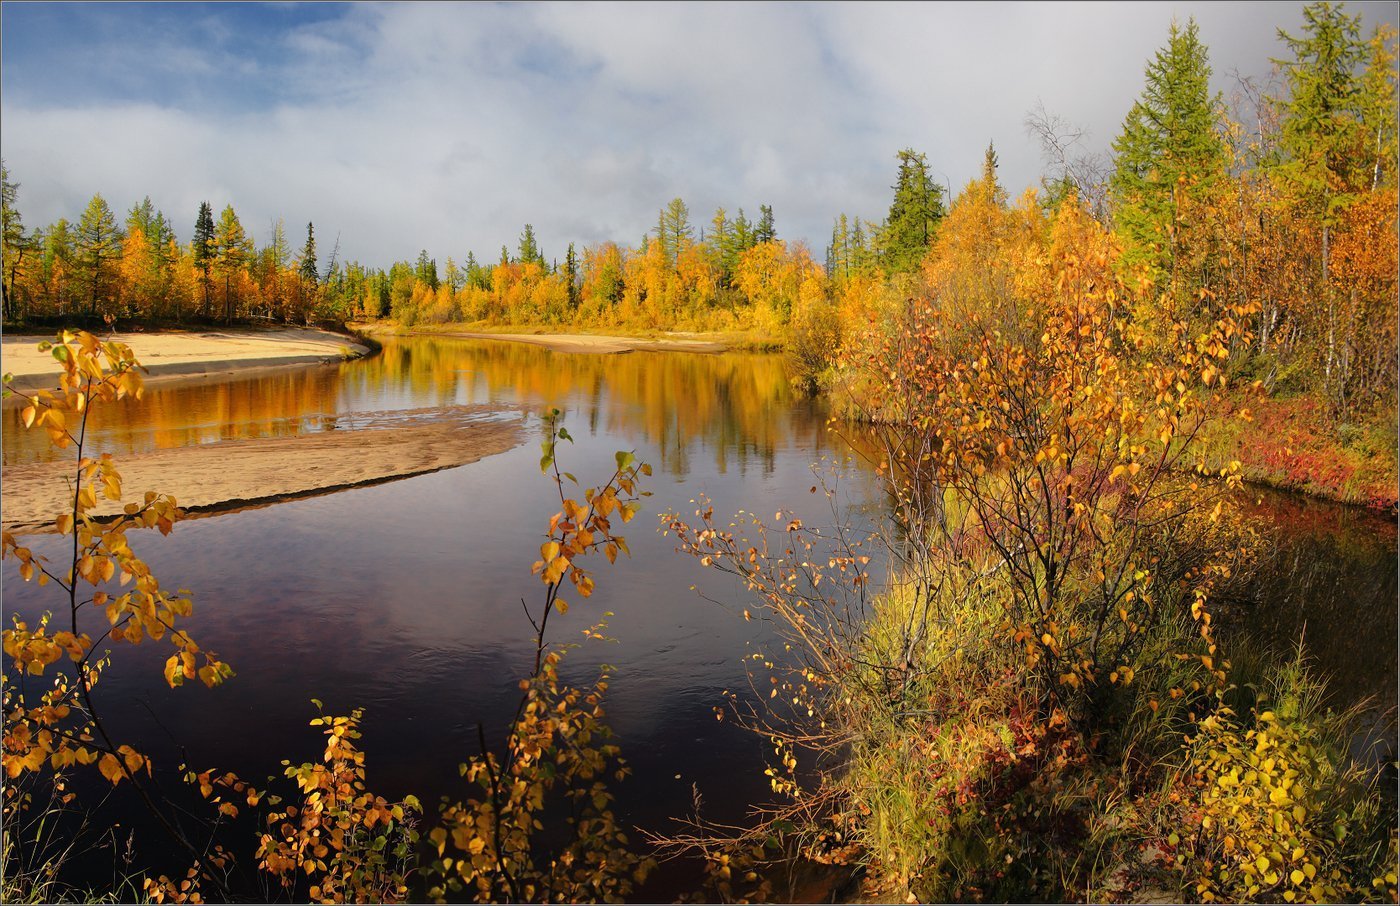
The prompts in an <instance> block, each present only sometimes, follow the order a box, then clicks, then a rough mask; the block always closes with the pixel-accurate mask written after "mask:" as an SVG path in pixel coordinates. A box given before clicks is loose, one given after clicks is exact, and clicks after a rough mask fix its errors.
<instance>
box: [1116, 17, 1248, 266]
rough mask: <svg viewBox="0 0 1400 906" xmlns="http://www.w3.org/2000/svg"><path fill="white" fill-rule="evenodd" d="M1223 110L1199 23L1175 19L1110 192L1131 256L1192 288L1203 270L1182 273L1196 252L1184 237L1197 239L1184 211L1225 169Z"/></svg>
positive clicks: (1127, 126) (1124, 137)
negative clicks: (1188, 230)
mask: <svg viewBox="0 0 1400 906" xmlns="http://www.w3.org/2000/svg"><path fill="white" fill-rule="evenodd" d="M1219 117H1220V96H1219V94H1218V93H1217V94H1211V92H1210V64H1209V63H1208V62H1207V54H1206V48H1205V45H1203V44H1202V43H1201V41H1200V38H1199V35H1198V31H1197V28H1196V22H1195V20H1194V19H1188V20H1187V24H1186V27H1185V28H1184V29H1183V28H1181V27H1180V26H1179V25H1178V24H1177V23H1176V22H1172V26H1171V32H1170V34H1169V36H1168V39H1167V46H1166V47H1164V48H1162V49H1161V50H1159V51H1157V53H1156V55H1155V56H1154V57H1153V59H1152V61H1151V62H1150V63H1148V65H1147V71H1146V85H1145V87H1144V89H1143V93H1142V96H1141V97H1140V98H1139V99H1138V100H1137V101H1136V102H1135V103H1134V104H1133V106H1132V108H1131V109H1130V110H1129V111H1128V116H1127V118H1126V119H1125V120H1124V122H1123V131H1122V133H1121V134H1120V135H1119V136H1118V138H1117V140H1116V141H1114V143H1113V150H1114V154H1115V160H1114V163H1115V169H1114V172H1113V175H1112V177H1111V178H1110V181H1109V191H1110V193H1111V197H1112V200H1113V220H1114V226H1115V227H1116V229H1117V230H1118V231H1119V232H1120V233H1121V234H1122V235H1123V236H1125V237H1126V238H1127V240H1128V242H1127V248H1126V249H1125V253H1124V261H1125V263H1127V264H1130V265H1131V264H1134V263H1137V262H1142V263H1145V264H1146V265H1147V266H1148V267H1149V269H1150V272H1151V273H1152V274H1153V275H1155V276H1157V277H1158V278H1162V279H1165V278H1166V277H1170V276H1176V277H1177V278H1178V288H1179V289H1182V290H1185V291H1189V290H1192V289H1194V288H1195V286H1194V283H1195V282H1196V277H1195V276H1194V275H1182V274H1177V273H1176V271H1177V265H1178V264H1179V263H1180V262H1181V261H1182V260H1183V258H1184V257H1186V252H1187V251H1188V249H1187V248H1186V247H1185V246H1184V245H1183V243H1184V242H1186V243H1189V237H1186V236H1183V235H1182V231H1181V224H1182V216H1181V211H1182V206H1183V204H1184V203H1185V202H1186V201H1187V200H1188V199H1197V200H1199V199H1203V198H1205V197H1206V195H1207V193H1208V192H1209V191H1210V190H1211V189H1212V187H1213V185H1214V183H1215V181H1216V180H1218V179H1219V178H1220V177H1221V176H1223V175H1224V172H1225V163H1226V155H1225V142H1224V140H1223V139H1222V137H1221V136H1220V134H1219V133H1218V132H1217V131H1216V124H1217V122H1218V121H1219ZM1183 277H1185V278H1186V279H1181V278H1183Z"/></svg>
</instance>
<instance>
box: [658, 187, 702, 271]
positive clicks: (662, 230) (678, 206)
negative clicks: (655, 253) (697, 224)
mask: <svg viewBox="0 0 1400 906" xmlns="http://www.w3.org/2000/svg"><path fill="white" fill-rule="evenodd" d="M656 240H657V241H658V242H660V243H661V251H662V254H664V255H665V257H666V264H667V266H669V267H671V268H675V266H676V259H677V257H678V256H679V255H680V253H681V252H682V251H683V250H684V249H685V248H686V247H687V246H688V245H690V244H691V243H692V242H694V241H695V229H694V227H692V226H691V224H690V209H689V208H687V207H686V205H685V202H684V201H682V200H681V199H679V198H673V199H671V201H670V202H669V203H668V204H667V205H666V207H664V208H662V209H661V213H660V214H659V215H658V217H657V221H656Z"/></svg>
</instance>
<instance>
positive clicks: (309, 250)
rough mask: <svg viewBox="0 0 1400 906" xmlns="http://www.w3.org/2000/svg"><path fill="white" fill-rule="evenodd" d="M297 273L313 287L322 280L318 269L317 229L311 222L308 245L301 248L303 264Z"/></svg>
mask: <svg viewBox="0 0 1400 906" xmlns="http://www.w3.org/2000/svg"><path fill="white" fill-rule="evenodd" d="M297 275H298V276H299V277H301V282H302V283H304V284H307V285H309V286H310V287H311V288H312V289H315V288H316V284H317V283H319V282H320V275H319V274H318V273H317V271H316V231H315V229H314V228H313V227H312V225H311V224H310V223H308V224H307V225H306V245H304V246H302V249H301V265H300V266H299V267H298V268H297Z"/></svg>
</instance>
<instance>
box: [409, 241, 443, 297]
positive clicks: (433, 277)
mask: <svg viewBox="0 0 1400 906" xmlns="http://www.w3.org/2000/svg"><path fill="white" fill-rule="evenodd" d="M413 276H415V277H416V278H418V282H419V283H424V284H426V285H427V286H428V287H429V288H430V289H432V290H433V291H434V292H437V288H438V272H437V259H436V258H429V257H428V250H427V249H422V250H421V251H419V252H418V261H417V263H416V264H415V265H414V268H413Z"/></svg>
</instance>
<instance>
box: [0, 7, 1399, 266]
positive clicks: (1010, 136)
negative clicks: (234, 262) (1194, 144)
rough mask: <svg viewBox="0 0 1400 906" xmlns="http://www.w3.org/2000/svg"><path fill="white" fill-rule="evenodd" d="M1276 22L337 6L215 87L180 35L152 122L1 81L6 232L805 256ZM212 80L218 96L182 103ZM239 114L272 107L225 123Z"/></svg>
mask: <svg viewBox="0 0 1400 906" xmlns="http://www.w3.org/2000/svg"><path fill="white" fill-rule="evenodd" d="M1299 9H1300V7H1299V6H1297V5H1295V4H1292V3H1283V4H1253V3H1250V4H1243V3H1223V4H1198V3H1189V4H1188V3H1179V4H1168V3H1154V4H1066V5H1059V4H1044V3H1034V4H920V5H913V4H903V3H898V4H895V3H888V4H881V3H862V4H858V5H857V4H815V5H796V4H781V5H749V4H656V5H653V4H647V5H643V4H620V5H611V4H562V5H478V4H469V5H449V4H414V3H409V4H390V5H368V4H352V5H350V6H349V7H347V8H346V14H345V16H344V17H343V18H341V19H339V20H336V21H332V22H322V23H316V24H310V25H302V26H299V27H296V28H293V29H290V30H288V31H286V32H284V33H281V34H279V35H277V36H276V37H275V38H274V39H273V40H270V41H269V42H268V44H267V46H266V47H264V48H262V51H261V52H260V54H259V57H258V59H257V60H253V59H245V60H242V61H241V66H235V65H234V64H235V63H238V62H239V61H237V60H229V59H227V58H226V54H227V48H224V49H222V50H220V51H219V53H217V54H213V55H204V54H201V53H200V52H199V51H200V45H199V43H198V42H197V41H195V40H194V39H193V38H192V37H191V36H190V35H188V34H187V35H185V36H184V37H183V38H181V37H180V36H173V37H172V38H171V39H170V40H167V41H162V42H161V43H160V44H159V45H157V46H155V47H153V48H150V49H149V53H150V55H151V56H152V59H151V60H150V65H151V66H152V67H153V68H154V69H156V70H158V71H161V72H174V71H179V72H182V73H184V76H183V77H184V78H187V79H190V80H191V84H190V86H188V88H187V90H185V91H182V92H176V93H175V97H177V98H179V100H170V101H167V102H166V105H165V106H159V105H157V104H156V103H155V102H153V101H151V100H149V99H140V98H138V99H134V100H128V101H125V102H103V103H94V104H85V105H83V106H81V107H79V106H73V105H71V104H70V105H67V106H64V105H61V104H57V103H46V102H45V101H44V100H43V97H44V95H43V92H42V87H41V86H38V85H35V84H29V83H27V82H26V83H25V84H24V85H23V91H22V92H21V93H20V94H19V95H18V96H20V97H22V98H23V100H22V101H21V100H16V99H15V98H16V94H15V93H14V91H13V89H12V88H11V87H10V86H9V85H8V84H7V87H6V97H5V129H4V132H3V136H0V142H3V154H4V156H5V160H6V165H7V166H8V167H9V169H10V171H11V173H12V176H13V177H14V178H15V179H17V180H19V182H20V183H21V189H20V197H19V207H20V210H21V212H22V213H23V215H24V217H25V219H26V223H28V224H29V225H30V226H31V227H33V226H37V225H41V224H47V223H49V222H51V221H53V220H54V219H56V218H57V217H59V216H68V217H70V218H73V217H76V216H77V215H78V214H79V213H80V212H81V210H82V207H83V205H84V204H85V203H86V201H87V199H88V198H89V197H90V196H91V194H92V193H93V192H102V193H103V194H104V196H105V197H106V198H107V199H108V201H109V202H110V203H111V204H112V205H113V206H114V208H119V209H122V210H125V209H126V208H127V207H129V206H130V205H131V204H133V203H135V202H136V201H138V200H139V199H140V198H141V197H142V196H144V195H147V194H149V195H150V196H151V197H152V199H153V200H154V201H155V202H156V204H157V205H158V206H160V207H161V208H162V209H163V210H164V211H165V213H166V214H167V215H168V216H169V217H170V218H171V219H172V221H173V222H174V224H175V226H176V229H177V230H178V231H180V233H181V235H182V237H184V238H188V234H189V230H190V227H191V225H192V223H193V220H194V214H195V211H196V209H197V207H198V204H199V202H200V201H201V200H205V199H207V200H209V201H210V202H211V203H213V205H214V206H215V208H216V209H218V208H222V206H223V205H224V204H228V203H231V204H233V205H234V207H235V209H236V210H237V211H238V212H239V215H240V216H241V217H242V219H243V221H244V224H245V227H247V228H248V229H250V230H251V231H253V232H254V234H255V235H256V236H257V238H258V239H259V240H262V239H264V238H266V235H265V234H266V232H267V224H268V223H270V222H271V221H272V220H273V219H275V218H276V217H278V216H281V217H284V218H285V219H286V221H287V223H288V233H289V235H291V236H293V237H296V236H298V235H299V234H300V229H301V227H300V224H304V223H305V222H306V221H307V220H312V221H315V223H316V226H317V235H318V238H319V240H320V242H321V243H323V244H325V245H326V246H327V248H328V247H329V244H330V243H331V242H332V241H333V240H334V237H335V235H336V234H337V233H339V234H340V235H341V237H342V255H343V256H345V257H346V258H354V259H358V260H361V261H363V262H365V263H369V264H373V265H379V266H386V267H387V266H388V264H389V263H391V262H392V261H394V260H396V259H402V258H412V257H413V256H415V255H416V254H417V251H418V249H419V248H427V249H428V251H429V253H430V254H432V255H433V256H435V257H437V258H438V260H439V262H441V261H443V260H445V259H446V258H447V257H448V256H449V255H451V256H454V257H456V258H458V259H461V258H463V257H465V254H466V252H467V251H468V250H473V251H475V252H476V253H477V255H478V256H479V257H480V258H482V259H485V260H494V259H495V257H496V254H497V252H498V251H499V248H500V246H501V244H502V243H505V244H507V245H509V246H512V247H514V245H515V243H516V240H517V238H518V236H519V234H520V231H521V229H522V227H523V225H524V224H525V223H527V222H529V223H531V224H533V225H534V227H535V231H536V234H537V236H538V237H539V240H540V242H541V245H542V246H543V248H544V249H545V251H546V254H549V255H551V256H561V257H562V254H563V250H564V247H565V246H566V245H567V243H568V242H570V241H574V242H578V243H594V242H598V241H602V240H605V239H613V240H616V241H619V242H623V243H627V244H635V243H636V242H637V241H638V240H639V238H640V237H641V235H642V234H643V233H644V232H645V231H646V230H648V229H649V228H650V227H651V226H652V225H653V224H654V223H655V218H656V212H657V210H658V209H659V208H660V207H661V206H663V205H664V204H665V203H666V202H667V201H668V200H669V199H671V198H672V197H675V196H680V197H682V198H684V199H685V200H686V202H687V203H688V204H689V206H690V209H691V213H692V218H693V220H694V221H695V222H696V224H697V226H699V225H701V224H704V223H708V221H709V220H710V215H711V213H712V212H713V210H714V208H715V207H716V206H719V205H723V206H724V207H726V208H727V209H728V210H729V212H730V213H731V215H732V214H734V213H735V212H736V211H737V209H738V208H740V207H742V208H744V209H745V213H746V214H748V215H749V216H750V217H751V218H753V217H756V216H757V213H758V206H759V204H761V203H766V204H771V205H772V206H773V208H774V211H775V214H776V217H777V226H778V231H779V234H780V235H782V236H784V237H786V238H807V239H810V240H811V243H812V245H813V247H814V250H815V251H816V253H817V254H818V256H820V250H821V248H822V247H823V245H824V242H825V238H826V236H827V235H828V234H829V230H830V224H831V220H832V218H833V217H835V216H836V215H837V214H838V213H841V212H843V211H844V212H847V213H851V214H859V215H861V216H864V217H866V218H869V219H876V220H878V219H879V218H880V217H882V216H883V214H884V212H885V210H886V208H887V207H888V203H889V195H890V189H889V186H890V184H891V183H892V181H893V177H894V169H895V161H894V156H895V152H896V151H897V150H899V149H900V148H903V147H906V146H909V147H914V148H916V149H918V150H921V151H924V152H925V153H926V154H927V155H928V158H929V161H930V163H931V164H932V166H933V168H934V170H935V173H936V174H937V178H938V179H939V180H940V181H944V180H946V181H947V182H949V183H951V185H952V187H953V189H954V190H955V191H956V190H957V189H959V188H960V187H961V186H962V185H963V184H964V183H965V182H966V181H967V179H969V178H971V177H972V176H974V175H975V174H976V173H977V172H978V170H979V169H980V166H981V162H982V153H983V150H984V149H985V148H986V145H987V142H988V140H992V141H994V142H995V143H996V146H997V149H998V153H999V155H1000V158H1001V161H1002V175H1003V178H1004V181H1005V182H1007V183H1008V185H1010V186H1011V187H1012V188H1013V189H1015V190H1019V189H1020V188H1021V187H1023V186H1026V185H1030V184H1033V183H1034V182H1035V181H1036V180H1037V179H1038V175H1039V172H1040V152H1039V149H1038V147H1037V146H1036V145H1035V144H1034V142H1033V141H1032V140H1031V139H1030V138H1028V137H1027V136H1026V134H1025V130H1024V127H1023V119H1024V117H1025V115H1026V113H1027V112H1028V111H1029V110H1030V109H1031V108H1032V107H1034V106H1035V105H1036V103H1037V101H1038V100H1039V101H1042V102H1043V103H1044V105H1045V107H1046V109H1047V110H1049V111H1051V112H1054V113H1059V114H1061V115H1063V116H1065V117H1066V118H1067V119H1069V120H1071V121H1075V122H1077V123H1080V124H1082V125H1084V126H1086V127H1087V128H1088V129H1089V130H1090V131H1091V133H1092V136H1093V140H1094V142H1095V143H1096V144H1097V146H1098V147H1099V148H1106V147H1107V145H1108V142H1109V141H1110V140H1111V139H1112V137H1113V135H1114V134H1115V133H1116V131H1117V129H1118V127H1119V124H1120V123H1121V121H1122V117H1123V115H1124V113H1125V112H1126V110H1127V109H1128V107H1129V105H1130V104H1131V103H1132V101H1133V99H1134V98H1135V97H1136V96H1137V94H1138V92H1139V91H1140V90H1141V85H1142V71H1143V67H1144V65H1145V64H1146V62H1147V59H1148V58H1149V56H1150V55H1151V54H1152V53H1153V52H1154V51H1155V50H1156V49H1157V48H1158V47H1160V46H1161V45H1162V43H1163V42H1164V41H1165V39H1166V32H1167V26H1168V24H1169V23H1170V21H1171V17H1172V15H1173V14H1176V15H1178V16H1181V17H1183V18H1184V17H1185V16H1186V15H1195V16H1196V18H1197V19H1198V21H1199V23H1200V26H1201V36H1202V39H1203V40H1204V41H1205V42H1206V44H1207V45H1208V46H1209V47H1210V49H1211V60H1212V63H1213V65H1214V67H1215V70H1216V73H1217V83H1218V84H1220V85H1221V86H1222V87H1223V86H1224V85H1225V83H1226V82H1227V81H1228V80H1227V79H1226V73H1227V72H1228V71H1229V70H1230V69H1232V68H1234V67H1236V66H1239V67H1241V68H1242V69H1245V70H1248V71H1253V72H1262V71H1264V70H1265V69H1266V68H1267V66H1268V62H1267V58H1268V56H1269V55H1270V54H1276V53H1279V52H1280V48H1279V45H1278V42H1277V40H1276V38H1275V34H1274V33H1275V28H1276V26H1278V25H1284V26H1285V27H1288V28H1290V29H1296V28H1297V25H1298V22H1299V20H1300V16H1299V12H1298V11H1299ZM1366 9H1367V12H1368V15H1370V16H1371V17H1372V18H1375V17H1376V16H1377V15H1380V14H1391V15H1393V6H1386V5H1381V4H1373V5H1370V6H1367V7H1366ZM7 26H8V23H7ZM210 27H214V28H215V29H220V28H222V26H221V25H220V23H219V22H218V21H217V19H215V20H212V23H211V26H210ZM201 28H203V26H201ZM6 37H7V46H8V45H9V43H10V42H11V41H13V40H14V39H15V36H14V35H13V33H11V34H9V35H7V36H6ZM206 39H207V36H206V38H203V39H201V40H206ZM225 39H227V34H226V33H221V35H220V38H219V40H220V41H223V40H225ZM112 50H113V53H112V55H111V56H112V58H113V59H116V58H118V57H121V56H123V54H121V53H118V51H120V50H123V49H122V48H113V49H112ZM132 52H133V51H132V49H130V48H126V49H125V56H127V57H128V58H129V57H130V55H131V53H132ZM211 59H212V60H215V61H216V65H215V68H216V69H219V68H222V70H223V71H222V77H224V78H227V79H229V80H230V82H231V87H230V86H223V87H220V86H218V85H214V84H212V83H210V82H209V81H208V80H210V79H211V76H210V75H209V74H208V73H206V72H203V71H202V67H204V66H205V65H206V64H207V61H208V60H211ZM104 65H107V66H113V65H115V64H113V63H112V61H111V60H107V61H106V62H105V63H104ZM7 76H12V73H10V72H7ZM213 78H215V79H217V78H219V76H218V75H216V76H214V77H213ZM200 80H204V81H200ZM225 90H226V91H228V92H231V93H232V94H231V95H220V94H218V92H219V91H225ZM244 90H251V91H252V92H253V94H252V95H251V96H254V97H271V98H275V99H276V100H275V101H274V102H272V105H271V106H269V107H268V108H267V109H253V110H247V109H240V108H239V107H238V105H236V104H232V105H231V104H230V103H227V101H229V99H230V97H232V98H234V99H237V98H238V97H240V96H242V95H240V94H239V93H240V92H242V91H244ZM206 95H207V96H208V97H209V98H210V99H211V102H210V103H205V104H200V103H193V102H191V101H190V98H199V97H201V96H206ZM218 101H224V103H219V102H218ZM245 106H246V105H245ZM230 107H232V109H234V111H235V112H228V111H229V109H230Z"/></svg>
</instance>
